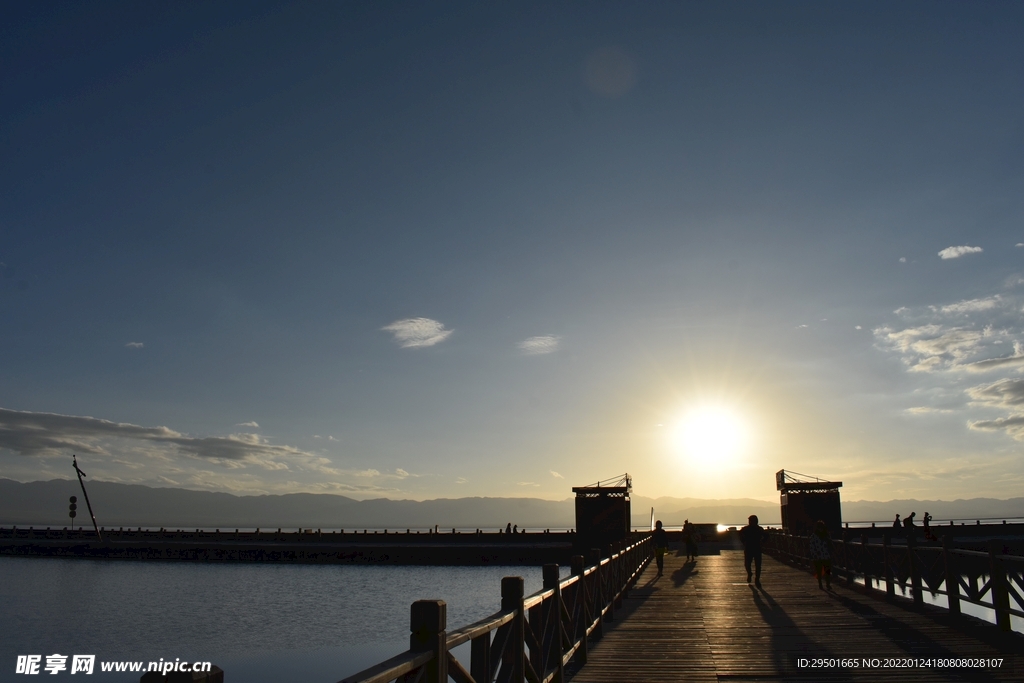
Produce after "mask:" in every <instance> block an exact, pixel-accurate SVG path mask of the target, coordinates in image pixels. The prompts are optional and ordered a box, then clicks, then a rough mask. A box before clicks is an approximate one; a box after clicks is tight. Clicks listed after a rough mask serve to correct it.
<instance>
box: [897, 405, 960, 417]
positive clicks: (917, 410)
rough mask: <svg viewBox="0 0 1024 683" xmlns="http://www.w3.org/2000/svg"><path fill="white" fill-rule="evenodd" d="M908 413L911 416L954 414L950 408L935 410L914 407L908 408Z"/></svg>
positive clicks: (926, 407) (927, 407) (925, 407)
mask: <svg viewBox="0 0 1024 683" xmlns="http://www.w3.org/2000/svg"><path fill="white" fill-rule="evenodd" d="M904 412H907V413H910V414H911V415H934V414H945V413H952V412H953V411H952V410H950V409H949V408H933V407H931V406H914V407H913V408H907V409H906V411H904Z"/></svg>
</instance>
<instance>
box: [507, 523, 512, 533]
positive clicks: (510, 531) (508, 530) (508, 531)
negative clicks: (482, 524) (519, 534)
mask: <svg viewBox="0 0 1024 683" xmlns="http://www.w3.org/2000/svg"><path fill="white" fill-rule="evenodd" d="M505 533H506V534H510V533H512V522H509V523H508V524H506V525H505Z"/></svg>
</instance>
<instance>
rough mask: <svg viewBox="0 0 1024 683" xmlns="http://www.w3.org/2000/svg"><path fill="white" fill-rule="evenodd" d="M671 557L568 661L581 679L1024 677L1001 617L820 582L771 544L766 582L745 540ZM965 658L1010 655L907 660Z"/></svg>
mask: <svg viewBox="0 0 1024 683" xmlns="http://www.w3.org/2000/svg"><path fill="white" fill-rule="evenodd" d="M665 559H666V563H665V575H664V576H662V577H658V576H657V575H656V574H657V572H656V571H655V570H654V569H653V567H648V568H647V570H646V572H645V573H644V575H643V576H642V577H641V579H640V581H639V582H638V584H637V586H636V587H635V588H634V589H633V590H632V591H631V592H630V596H629V598H628V599H627V600H625V601H624V603H623V608H622V610H621V611H620V612H619V614H618V615H617V619H616V621H615V622H614V624H613V625H611V626H606V627H605V634H604V637H603V638H601V639H600V640H599V641H597V642H596V643H594V644H593V645H592V646H591V647H590V651H589V658H588V661H587V663H586V665H584V666H583V667H581V668H579V669H578V670H575V671H573V670H570V671H569V673H570V675H571V680H572V681H573V683H611V682H616V683H626V682H638V683H639V682H641V681H643V682H646V681H687V682H690V681H693V682H695V683H697V682H708V683H711V682H716V683H717V682H718V681H786V680H791V679H793V678H801V679H804V680H812V681H884V680H891V681H897V680H898V681H904V682H908V683H909V682H910V681H1021V680H1024V637H1021V636H1020V635H1019V634H1016V633H1006V632H1002V631H1000V630H999V629H997V627H996V626H995V625H994V624H988V623H983V622H981V621H980V620H975V619H973V618H969V617H961V618H960V619H954V618H953V617H952V616H951V615H950V613H949V612H948V610H944V609H941V608H938V607H932V606H930V605H925V606H917V607H915V606H914V605H913V603H912V602H911V601H910V600H903V599H897V600H893V601H888V600H885V599H882V598H881V596H879V597H872V596H869V595H866V594H865V591H864V590H862V589H858V588H852V587H848V586H846V585H845V582H844V581H841V580H839V579H838V577H837V578H836V579H835V580H834V581H833V590H832V591H823V590H819V589H818V584H817V582H816V581H815V579H814V577H813V576H811V575H810V574H809V573H808V572H805V571H801V570H799V569H797V568H794V567H792V566H789V565H787V564H783V563H782V562H780V561H778V560H776V559H774V558H772V557H769V556H767V555H766V556H765V557H764V567H763V570H762V574H761V585H762V588H761V589H760V590H758V589H757V588H756V587H755V586H753V585H751V584H748V583H747V582H746V572H745V571H744V568H743V553H742V552H740V551H728V550H726V551H723V552H722V553H721V554H720V555H712V556H706V557H701V558H700V559H699V560H698V561H697V562H696V563H685V562H684V561H683V560H684V558H683V557H679V556H678V555H676V554H672V555H669V556H667V557H666V558H665ZM965 658H966V659H979V658H980V659H989V660H992V659H995V660H1000V659H1001V660H1002V665H1001V666H999V667H998V668H996V667H991V666H990V667H986V668H962V667H961V668H953V667H948V666H946V667H942V666H915V667H905V666H899V665H905V664H907V663H908V662H907V660H913V659H917V660H948V659H953V660H956V659H965ZM801 659H805V660H808V666H803V667H802V666H800V664H801V662H800V660H801ZM815 660H832V661H828V662H826V663H831V664H834V666H824V667H812V666H810V664H812V663H815ZM835 660H838V661H835ZM843 660H852V661H854V662H856V664H855V665H853V664H851V662H850V661H847V662H846V666H843V663H844V662H843ZM864 660H880V661H879V664H880V665H879V666H877V667H871V666H864V663H865V661H864ZM868 663H869V664H870V663H871V661H869V662H868ZM886 663H888V664H889V665H890V667H889V668H885V666H884V665H885V664H886Z"/></svg>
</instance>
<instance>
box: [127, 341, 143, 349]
mask: <svg viewBox="0 0 1024 683" xmlns="http://www.w3.org/2000/svg"><path fill="white" fill-rule="evenodd" d="M143 346H145V344H143V343H142V342H128V343H127V344H125V348H129V349H141V348H142V347H143Z"/></svg>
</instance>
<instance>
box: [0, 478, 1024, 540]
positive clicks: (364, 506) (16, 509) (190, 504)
mask: <svg viewBox="0 0 1024 683" xmlns="http://www.w3.org/2000/svg"><path fill="white" fill-rule="evenodd" d="M88 489H89V498H90V500H91V501H92V504H93V509H94V510H95V512H96V519H97V521H98V522H99V524H101V525H103V526H108V527H111V526H155V527H159V526H163V527H171V528H179V527H181V528H187V527H220V528H225V529H226V528H236V527H237V528H246V527H262V528H277V527H283V528H289V527H312V528H324V529H336V528H347V529H356V528H359V529H364V528H369V529H373V528H390V529H399V528H403V529H404V528H409V527H411V528H417V527H418V528H421V529H422V528H427V527H433V526H434V525H435V524H436V525H439V526H440V527H441V528H452V527H458V528H470V529H472V528H478V527H479V528H495V527H504V526H505V524H507V523H510V522H511V523H512V524H516V525H518V526H519V527H521V528H522V527H527V528H551V529H568V528H572V527H573V526H575V521H574V520H575V512H574V510H575V508H574V504H573V500H572V498H567V499H565V500H561V501H550V500H541V499H539V498H439V499H436V500H424V501H415V500H389V499H386V498H377V499H374V500H363V501H357V500H353V499H352V498H346V497H345V496H338V495H332V494H313V493H291V494H286V495H273V496H235V495H232V494H229V493H214V492H209V491H191V490H187V489H175V488H152V487H149V486H140V485H137V484H115V483H112V482H105V481H90V482H88ZM70 496H78V498H79V500H78V517H77V518H76V520H75V523H76V525H79V524H81V525H88V524H91V520H90V519H89V513H88V511H87V509H86V506H85V501H84V499H83V498H82V491H81V489H80V488H79V486H78V481H77V480H74V479H54V480H51V481H35V482H30V483H25V484H23V483H20V482H16V481H12V480H10V479H0V524H5V525H9V524H17V525H36V526H55V527H64V526H67V525H68V523H69V521H70V520H69V519H68V498H69V497H70ZM631 507H632V513H633V525H634V526H639V527H647V525H648V524H650V520H651V508H652V507H653V508H654V515H655V518H656V519H660V520H662V521H663V522H664V523H665V524H666V525H669V526H676V525H679V524H682V523H683V520H684V519H689V520H690V521H692V522H697V523H719V524H742V523H745V521H746V519H747V516H748V515H751V514H756V515H757V516H758V517H759V518H760V521H761V523H762V524H779V523H780V522H781V519H780V514H779V506H778V504H773V503H769V502H766V501H763V500H756V499H752V498H739V499H722V500H710V499H703V498H670V497H662V498H645V497H643V496H633V497H632V498H631ZM911 511H916V512H917V515H918V519H920V518H921V517H922V516H923V515H924V513H925V511H927V512H930V513H931V514H932V515H933V516H934V517H935V518H936V520H943V519H961V520H973V519H977V518H1010V517H1024V498H1011V499H1009V500H997V499H993V498H973V499H970V500H956V501H919V500H892V501H887V502H876V501H853V502H844V503H843V519H844V520H846V521H868V520H875V521H885V520H890V519H892V518H893V517H894V516H895V515H896V513H899V514H900V515H903V516H905V515H907V514H908V513H910V512H911Z"/></svg>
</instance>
